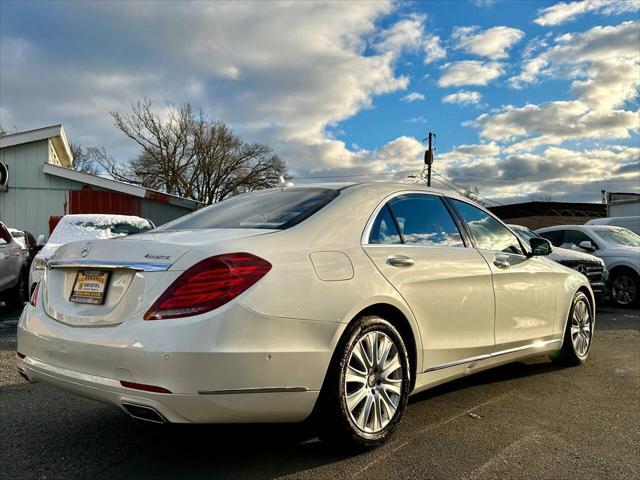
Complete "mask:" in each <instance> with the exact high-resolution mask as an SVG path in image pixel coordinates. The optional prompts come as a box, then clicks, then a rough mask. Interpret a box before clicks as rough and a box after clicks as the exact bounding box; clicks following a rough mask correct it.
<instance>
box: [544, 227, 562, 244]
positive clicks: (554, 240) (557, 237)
mask: <svg viewBox="0 0 640 480" xmlns="http://www.w3.org/2000/svg"><path fill="white" fill-rule="evenodd" d="M539 235H540V236H541V237H542V238H546V239H547V240H549V241H550V242H551V245H553V246H556V247H559V246H560V245H562V239H563V238H564V230H552V231H550V232H540V233H539Z"/></svg>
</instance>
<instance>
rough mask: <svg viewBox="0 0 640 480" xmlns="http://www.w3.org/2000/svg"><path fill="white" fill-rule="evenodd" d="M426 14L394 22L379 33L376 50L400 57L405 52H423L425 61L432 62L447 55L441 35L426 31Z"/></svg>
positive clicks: (413, 15)
mask: <svg viewBox="0 0 640 480" xmlns="http://www.w3.org/2000/svg"><path fill="white" fill-rule="evenodd" d="M426 18H427V17H426V15H421V14H412V15H409V16H408V17H406V18H403V19H401V20H399V21H397V22H396V23H394V24H393V25H392V26H391V27H389V28H388V29H387V30H385V31H383V32H381V33H380V35H379V41H378V43H377V44H376V45H375V46H374V48H375V50H376V51H378V52H380V53H383V54H387V55H391V56H393V57H399V56H400V55H401V54H402V53H403V52H405V51H409V52H414V53H416V52H420V51H421V52H422V53H423V54H424V59H423V61H424V63H425V64H427V63H432V62H435V61H438V60H441V59H443V58H445V57H446V56H447V52H446V50H445V49H444V48H443V47H442V45H441V44H440V37H438V36H437V35H433V34H427V33H425V27H424V22H425V20H426Z"/></svg>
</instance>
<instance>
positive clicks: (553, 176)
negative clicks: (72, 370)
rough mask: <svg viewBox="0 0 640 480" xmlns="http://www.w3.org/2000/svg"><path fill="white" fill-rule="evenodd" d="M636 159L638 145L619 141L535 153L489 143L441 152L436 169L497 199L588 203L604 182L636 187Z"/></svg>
mask: <svg viewBox="0 0 640 480" xmlns="http://www.w3.org/2000/svg"><path fill="white" fill-rule="evenodd" d="M639 158H640V148H637V147H628V146H624V145H613V146H609V147H607V148H590V149H575V150H574V149H568V148H560V147H553V146H551V147H547V148H546V149H544V150H543V151H542V152H540V153H539V154H532V153H522V154H508V153H505V152H504V151H502V150H501V148H500V147H499V145H498V144H496V143H495V142H491V143H487V144H477V145H460V146H459V147H457V148H454V149H452V150H451V151H450V152H446V153H441V154H440V155H439V156H438V167H436V170H437V171H439V172H443V173H445V174H446V176H447V177H448V178H450V179H451V180H452V181H453V182H455V183H457V184H458V185H471V186H479V187H480V193H481V195H483V196H484V197H489V198H492V199H495V200H498V201H501V202H505V201H506V202H515V201H526V200H530V199H532V198H536V197H541V196H542V197H548V196H550V197H552V198H553V199H554V200H557V201H561V200H563V199H566V200H571V201H594V199H597V198H598V195H599V192H600V190H601V189H603V188H604V189H610V188H611V185H613V184H608V183H607V181H608V180H615V181H616V182H617V183H616V184H615V185H616V187H619V186H620V185H625V187H624V189H625V190H628V191H640V183H639V182H638V181H637V179H638V171H639V170H640V163H639ZM621 181H624V183H620V182H621ZM627 181H628V182H627ZM585 185H588V187H585Z"/></svg>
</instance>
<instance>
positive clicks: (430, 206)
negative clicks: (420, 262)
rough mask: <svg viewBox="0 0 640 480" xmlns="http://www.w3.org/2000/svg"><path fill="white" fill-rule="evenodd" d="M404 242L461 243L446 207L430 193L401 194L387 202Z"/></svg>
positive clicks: (428, 243) (446, 244)
mask: <svg viewBox="0 0 640 480" xmlns="http://www.w3.org/2000/svg"><path fill="white" fill-rule="evenodd" d="M389 207H390V208H391V211H392V212H393V214H394V215H395V216H396V220H397V221H398V225H399V226H400V232H401V233H402V238H403V240H404V243H406V244H408V245H427V246H435V247H464V243H463V242H462V237H461V236H460V232H459V231H458V228H457V227H456V224H455V223H454V221H453V218H451V215H450V214H449V211H448V210H447V207H445V206H444V203H442V200H440V198H439V197H436V196H432V195H419V194H411V195H401V196H399V197H396V198H394V199H393V200H391V201H390V202H389Z"/></svg>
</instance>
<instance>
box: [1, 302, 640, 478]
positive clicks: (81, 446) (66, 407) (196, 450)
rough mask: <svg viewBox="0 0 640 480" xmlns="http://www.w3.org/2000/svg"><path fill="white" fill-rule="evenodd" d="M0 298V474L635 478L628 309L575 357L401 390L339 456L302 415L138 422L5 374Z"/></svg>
mask: <svg viewBox="0 0 640 480" xmlns="http://www.w3.org/2000/svg"><path fill="white" fill-rule="evenodd" d="M18 316H19V312H18V311H6V310H4V311H3V310H2V309H1V308H0V412H1V414H0V432H1V435H0V478H7V479H23V478H42V479H44V478H47V479H53V478H65V479H68V478H74V479H81V478H98V479H121V478H154V479H164V478H177V477H180V478H183V479H191V478H216V479H218V478H234V479H238V478H252V479H254V478H257V479H267V478H276V477H278V478H300V479H303V478H365V479H377V478H380V479H388V478H394V479H403V478H421V479H429V478H438V479H448V478H462V479H518V478H523V479H524V478H526V479H537V478H540V479H573V478H575V479H581V480H587V479H604V478H606V479H614V478H619V479H635V478H640V422H639V418H640V415H639V414H640V310H619V309H611V308H603V309H601V310H600V312H599V314H598V316H597V325H596V335H595V338H594V343H593V347H592V351H591V355H590V357H589V360H588V362H587V363H586V364H585V365H583V366H581V367H574V368H561V367H558V366H555V365H552V364H551V363H550V362H549V361H548V359H547V358H546V357H540V358H536V359H532V360H529V361H526V362H524V363H514V364H511V365H507V366H504V367H500V368H498V369H495V370H491V371H487V372H482V373H479V374H476V375H472V376H470V377H467V378H464V379H461V380H458V381H455V382H452V383H449V384H447V385H443V386H440V387H437V388H435V389H432V390H430V391H427V392H424V393H421V394H419V395H417V396H415V397H412V398H411V400H410V405H409V407H408V409H407V412H406V413H405V416H404V419H403V422H402V424H401V426H400V428H399V429H398V430H397V431H396V434H395V435H394V437H393V438H392V439H391V441H390V442H389V443H387V444H386V445H384V446H383V447H381V448H379V449H377V450H374V451H372V452H367V453H364V454H360V455H356V456H345V455H343V454H340V453H339V452H336V451H334V450H332V449H331V447H330V446H327V445H325V444H323V443H322V442H320V441H319V440H318V439H316V438H315V437H314V435H313V431H312V430H311V429H310V428H309V427H308V426H307V425H304V424H303V425H224V426H217V425H147V424H142V423H138V422H136V421H133V420H131V419H129V418H127V417H126V416H125V415H124V414H123V413H122V412H120V410H118V409H116V408H113V407H110V406H108V405H103V404H100V403H97V402H93V401H90V400H85V399H82V398H77V397H74V396H72V395H70V394H67V393H64V392H61V391H58V390H56V389H54V388H52V387H50V386H48V385H45V384H27V383H26V382H24V381H23V380H22V379H21V378H20V377H19V376H18V375H16V373H15V360H14V356H15V326H16V323H17V319H18Z"/></svg>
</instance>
